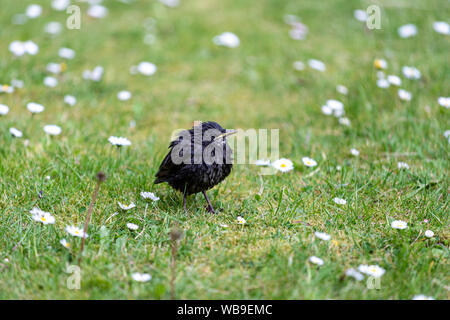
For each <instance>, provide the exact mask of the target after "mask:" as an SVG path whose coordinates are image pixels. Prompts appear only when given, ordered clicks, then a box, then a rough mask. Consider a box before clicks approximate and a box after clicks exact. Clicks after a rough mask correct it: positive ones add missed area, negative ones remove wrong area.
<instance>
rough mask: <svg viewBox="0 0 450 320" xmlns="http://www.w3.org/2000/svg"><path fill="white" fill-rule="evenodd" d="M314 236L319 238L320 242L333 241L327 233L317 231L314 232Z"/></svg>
mask: <svg viewBox="0 0 450 320" xmlns="http://www.w3.org/2000/svg"><path fill="white" fill-rule="evenodd" d="M314 235H315V236H316V237H317V238H319V239H320V240H323V241H328V240H330V239H331V236H330V235H329V234H327V233H325V232H319V231H316V232H314Z"/></svg>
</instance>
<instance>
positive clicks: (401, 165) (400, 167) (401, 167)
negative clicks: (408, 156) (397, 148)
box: [397, 162, 409, 169]
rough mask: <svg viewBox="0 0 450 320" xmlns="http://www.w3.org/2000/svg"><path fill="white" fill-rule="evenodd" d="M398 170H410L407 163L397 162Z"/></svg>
mask: <svg viewBox="0 0 450 320" xmlns="http://www.w3.org/2000/svg"><path fill="white" fill-rule="evenodd" d="M397 168H399V169H409V165H408V164H407V163H406V162H397Z"/></svg>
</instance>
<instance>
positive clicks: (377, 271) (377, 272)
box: [358, 264, 386, 278]
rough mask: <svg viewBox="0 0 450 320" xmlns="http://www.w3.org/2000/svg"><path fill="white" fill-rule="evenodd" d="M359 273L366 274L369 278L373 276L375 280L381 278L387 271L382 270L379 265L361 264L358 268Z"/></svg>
mask: <svg viewBox="0 0 450 320" xmlns="http://www.w3.org/2000/svg"><path fill="white" fill-rule="evenodd" d="M358 270H359V272H361V273H364V274H366V275H368V276H372V277H374V278H380V277H381V276H382V275H383V274H384V273H385V271H386V270H384V269H383V268H381V267H380V266H377V265H370V266H368V265H366V264H361V265H360V266H359V267H358Z"/></svg>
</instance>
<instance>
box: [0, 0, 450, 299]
mask: <svg viewBox="0 0 450 320" xmlns="http://www.w3.org/2000/svg"><path fill="white" fill-rule="evenodd" d="M35 2H36V3H39V4H41V5H42V6H43V8H44V11H43V14H42V16H41V17H39V18H38V19H34V20H30V21H28V22H27V23H26V24H25V25H22V26H18V25H13V24H11V18H12V16H13V15H14V14H16V13H20V12H24V11H25V8H26V7H27V6H28V5H29V4H30V3H33V1H10V0H1V1H0V3H1V8H2V10H1V11H0V24H1V26H2V27H1V28H0V37H1V39H2V42H1V44H0V83H10V81H11V80H12V79H14V78H18V79H21V80H23V81H24V83H25V86H24V88H23V89H17V90H16V92H14V93H13V94H4V93H3V94H1V95H0V103H3V104H6V105H8V106H9V107H10V109H11V111H10V113H9V114H8V115H7V116H5V117H1V118H0V139H1V145H0V156H1V160H0V209H1V213H0V233H1V234H2V235H3V236H2V237H1V239H0V244H1V245H0V258H1V257H3V258H8V259H9V260H10V262H9V263H2V262H0V269H2V272H1V273H0V286H1V287H2V288H5V289H2V290H1V291H0V298H20V299H23V298H34V299H44V298H81V299H85V298H94V299H106V298H143V299H147V298H149V299H159V298H163V299H165V298H169V296H170V295H169V275H170V274H169V263H170V244H169V235H168V232H169V230H170V228H171V227H172V226H173V225H174V223H178V224H179V225H180V226H181V227H182V228H183V229H184V230H185V237H184V238H183V240H182V241H181V243H180V246H181V247H180V252H179V256H178V273H177V297H179V298H190V299H197V298H203V299H211V298H214V299H219V298H226V299H247V298H255V299H261V298H266V299H267V298H274V299H301V298H306V299H317V298H320V299H327V298H331V299H342V298H352V299H365V298H375V299H398V298H400V299H410V298H412V296H414V295H415V294H419V293H424V294H427V295H431V296H433V297H435V298H441V299H445V298H448V286H449V282H448V280H449V279H448V275H447V272H446V270H448V253H449V252H448V237H449V230H448V163H449V162H448V161H449V154H448V145H449V143H448V141H447V139H445V137H444V136H443V132H444V131H445V130H447V129H450V122H449V117H448V110H446V109H445V108H443V107H441V106H439V105H438V104H437V98H438V97H439V96H448V88H449V87H448V80H449V78H448V75H449V71H450V70H449V65H448V52H449V38H448V36H443V35H440V34H438V33H436V32H434V31H433V29H432V23H433V22H434V21H448V16H449V12H450V11H449V3H448V1H438V0H435V1H426V2H424V1H373V2H372V1H370V2H369V1H320V2H318V1H312V0H311V1H287V0H261V1H258V2H255V1H237V0H235V1H234V0H226V1H212V0H189V1H181V4H180V6H179V7H176V8H168V7H166V6H164V5H163V4H161V3H160V2H158V1H134V2H132V3H131V4H129V5H127V4H124V3H121V2H119V1H103V5H105V6H106V7H107V8H108V10H109V14H108V16H107V17H106V18H104V19H93V18H90V17H88V16H87V15H86V9H87V8H88V5H87V4H86V3H80V2H76V3H75V4H78V5H80V7H81V9H82V17H81V29H80V30H68V29H65V28H64V29H63V32H62V33H61V34H60V35H57V36H50V35H48V34H45V33H44V32H43V30H44V26H45V25H46V23H48V22H49V21H58V22H60V23H63V24H64V23H65V20H66V18H67V17H68V15H67V14H66V13H65V12H56V11H54V10H51V8H50V1H41V2H38V1H35ZM370 4H378V5H379V6H380V7H381V27H382V28H381V29H380V30H372V31H370V30H367V29H366V28H365V26H364V23H361V22H359V21H357V20H356V19H354V18H353V11H354V10H355V9H363V10H364V9H365V8H366V7H367V6H369V5H370ZM286 14H294V15H297V16H298V17H300V18H301V21H302V23H304V24H306V25H307V26H308V28H309V33H308V35H307V39H306V40H303V41H295V40H292V39H291V38H290V37H289V34H288V32H289V28H290V27H289V26H288V25H287V24H285V23H284V21H283V16H284V15H286ZM148 18H153V19H154V27H153V28H151V29H149V23H150V22H149V20H146V19H148ZM406 23H414V24H416V25H417V27H418V29H419V32H418V35H417V36H416V37H414V38H411V39H401V38H399V36H398V34H397V28H398V27H399V26H401V25H404V24H406ZM146 26H147V27H146ZM224 31H231V32H234V33H236V34H237V35H238V36H239V38H240V41H241V45H240V46H239V47H238V48H235V49H229V48H223V47H217V46H215V45H214V44H213V43H212V38H213V37H214V36H215V35H217V34H220V33H222V32H224ZM148 33H152V34H154V36H155V38H156V40H155V42H154V43H153V44H152V45H146V44H145V43H144V42H143V39H144V37H145V35H146V34H148ZM28 39H31V40H33V41H35V42H36V43H37V44H38V45H39V47H40V51H39V53H38V54H37V55H36V56H25V57H21V58H14V57H13V55H12V54H11V53H10V52H9V51H8V45H9V43H10V42H12V41H14V40H28ZM63 46H65V47H69V48H72V49H74V50H75V51H76V57H75V59H73V60H69V61H67V71H65V72H64V73H63V74H62V75H61V76H60V77H59V78H60V83H59V85H58V86H57V87H56V88H52V89H50V88H47V87H45V86H43V84H42V81H43V78H44V77H45V76H46V75H47V72H46V70H45V68H46V65H47V63H49V62H62V59H61V58H59V57H58V55H57V53H58V49H59V48H60V47H63ZM311 58H313V59H319V60H321V61H323V62H324V63H325V64H326V66H327V70H326V72H324V73H321V72H318V71H316V70H312V69H310V68H308V67H306V69H305V70H304V71H302V72H298V71H295V70H294V69H293V67H292V63H293V62H294V61H296V60H301V61H303V62H305V63H306V61H307V60H308V59H311ZM375 58H384V59H386V60H387V61H388V64H389V69H388V70H387V74H397V75H401V67H402V66H404V65H412V66H415V67H417V68H418V69H419V70H420V71H421V72H422V79H421V80H420V81H413V80H407V79H403V84H402V88H404V89H406V90H408V91H411V92H412V94H413V99H412V101H411V102H405V101H401V100H400V99H399V98H398V97H397V91H396V88H392V87H391V88H389V89H387V90H384V89H380V88H378V87H377V86H376V72H375V70H374V68H373V60H374V59H375ZM140 61H151V62H153V63H155V64H156V66H157V67H158V71H157V72H156V74H155V75H153V76H151V77H144V76H141V75H131V74H130V73H129V69H130V66H132V65H136V64H138V63H139V62H140ZM97 65H101V66H103V67H104V68H105V74H104V77H103V80H102V81H101V82H99V83H93V82H90V81H86V80H84V79H82V77H81V74H82V72H83V70H85V69H92V68H94V67H95V66H97ZM337 84H342V85H345V86H346V87H348V88H349V94H348V95H347V96H343V95H340V94H339V93H337V92H336V85H337ZM120 90H129V91H131V92H132V94H133V97H132V99H131V100H129V101H125V102H123V101H119V100H118V99H117V97H116V94H117V92H118V91H120ZM66 94H72V95H74V96H76V97H77V99H78V103H77V104H76V105H75V106H74V107H68V106H67V105H65V104H64V103H63V97H64V95H66ZM332 98H334V99H338V100H340V101H342V102H343V103H344V105H345V111H346V115H347V117H348V118H349V119H350V120H351V126H350V127H344V126H341V125H339V124H338V121H337V119H335V118H333V117H327V116H324V115H323V114H322V113H321V110H320V106H322V105H323V104H324V103H325V101H326V100H327V99H332ZM30 101H35V102H38V103H41V104H43V105H44V106H45V107H46V110H45V111H44V112H43V113H42V114H39V115H36V116H34V117H31V116H30V114H29V113H28V111H27V110H26V107H25V106H26V103H28V102H30ZM195 120H203V121H207V120H213V121H218V122H219V123H220V124H221V125H222V126H224V127H227V128H243V129H248V128H267V129H272V128H279V129H280V154H281V156H283V157H286V158H289V159H292V160H293V161H294V163H295V171H294V172H289V173H286V174H277V175H274V176H264V177H260V176H259V175H258V173H259V170H258V168H255V167H254V166H250V165H239V166H235V168H234V171H233V173H232V174H231V176H230V177H229V178H228V179H227V180H226V181H225V182H224V183H222V184H221V185H220V186H218V187H216V188H215V189H213V190H212V191H210V192H209V193H210V194H211V196H212V197H211V198H212V200H213V204H214V205H215V206H216V207H218V208H220V209H221V211H220V213H219V214H218V215H217V216H211V215H209V214H207V213H206V212H205V211H204V208H203V206H204V204H203V199H202V198H201V197H200V196H197V197H195V198H192V199H190V201H189V202H188V204H189V214H188V215H186V214H185V213H184V212H182V210H181V209H182V206H181V197H180V195H179V194H176V193H175V192H174V191H172V190H170V188H168V187H167V186H160V185H158V186H153V185H152V183H153V176H154V174H155V172H156V170H157V168H158V166H159V164H160V161H161V159H162V157H163V156H164V155H165V153H166V151H167V146H168V143H169V139H170V135H171V133H172V132H173V130H175V129H177V128H187V127H190V126H191V125H192V122H193V121H195ZM130 121H135V122H136V126H135V127H130V125H129V124H130ZM50 123H52V124H58V125H60V126H61V127H62V129H63V133H62V134H61V135H60V136H58V137H54V138H51V139H50V138H48V137H46V136H45V134H44V132H43V130H42V127H43V126H44V125H45V124H50ZM11 126H14V127H16V128H18V129H20V130H22V131H23V132H24V135H25V137H24V139H28V140H29V145H28V146H27V147H25V146H24V145H23V139H22V140H17V139H13V138H12V137H10V135H9V132H8V128H9V127H11ZM110 135H117V136H120V135H122V136H126V137H127V138H129V139H130V140H131V141H132V142H133V145H132V146H130V147H128V148H125V149H123V150H122V151H121V152H120V155H119V153H118V152H117V151H116V150H114V149H113V148H112V146H110V145H109V144H108V142H107V138H108V137H109V136H110ZM352 147H354V148H357V149H358V150H359V151H360V152H361V155H360V157H358V158H355V157H353V156H351V155H350V152H349V150H350V148H352ZM303 156H309V157H312V158H314V159H315V160H316V161H318V162H319V166H318V168H319V170H318V171H317V172H316V173H315V174H313V175H309V174H310V173H311V172H312V171H313V170H314V169H312V170H311V169H307V168H306V167H304V166H303V165H302V163H301V158H302V157H303ZM397 161H404V162H407V163H408V164H409V165H410V167H411V169H410V170H409V171H399V170H398V169H397ZM338 165H339V166H342V170H341V171H338V170H336V166H338ZM99 170H103V171H105V172H106V173H107V174H108V176H109V177H108V180H107V182H106V183H105V185H103V186H102V190H101V193H100V195H99V199H98V201H97V204H96V207H95V211H94V215H93V219H92V223H91V226H90V229H89V234H90V235H91V236H90V237H89V238H88V241H87V247H86V250H85V252H86V257H85V258H84V260H83V261H84V262H83V266H82V271H83V277H82V289H81V290H69V289H67V288H66V285H65V283H66V279H67V277H68V274H67V273H65V272H64V270H65V269H66V266H67V265H68V264H71V263H72V258H73V257H72V256H71V255H70V253H68V252H67V250H66V249H65V248H63V247H62V246H61V245H60V244H59V239H61V238H63V237H66V238H67V239H68V240H69V238H68V237H69V236H68V235H67V234H65V232H64V230H63V229H64V227H65V225H66V224H77V225H81V224H82V222H83V221H84V218H85V214H86V208H87V206H88V205H89V201H90V197H91V192H92V191H93V188H94V186H95V182H94V180H93V177H94V175H95V174H96V173H97V171H99ZM48 175H49V176H50V177H51V180H49V181H47V180H46V178H45V177H46V176H48ZM261 181H263V185H264V191H263V193H262V194H261V195H259V191H260V188H261ZM40 191H42V192H43V194H44V197H43V198H42V199H39V198H38V193H39V192H40ZM141 191H153V192H156V194H157V195H158V196H160V197H161V200H160V201H159V202H157V203H156V204H149V206H148V209H147V210H145V206H146V203H145V202H144V201H143V200H142V199H140V197H139V192H141ZM336 196H338V197H342V198H345V199H347V201H348V204H347V206H345V207H338V206H337V205H336V204H334V202H332V199H333V198H334V197H336ZM117 201H121V202H131V201H134V202H136V203H137V205H138V207H137V209H135V210H133V211H130V212H127V213H120V215H118V216H116V217H114V218H112V219H110V220H108V221H107V219H108V218H109V217H110V216H111V215H112V214H113V213H114V212H115V211H118V207H117ZM35 205H37V206H39V207H40V208H41V209H43V210H46V211H51V212H52V213H54V215H55V217H56V219H57V223H56V224H55V225H54V226H41V225H37V223H35V222H32V221H31V219H29V213H28V211H29V210H30V209H31V208H32V207H33V206H35ZM239 215H240V216H243V217H244V218H245V219H247V222H248V223H247V225H245V226H238V225H236V222H235V219H236V217H237V216H239ZM393 219H401V220H405V221H407V222H408V223H409V224H410V228H409V229H408V230H406V231H402V232H397V231H396V230H393V229H391V227H390V221H391V220H393ZM424 219H428V220H429V223H428V224H424V223H423V220H424ZM296 220H300V221H301V222H302V223H299V224H297V223H293V221H296ZM127 222H134V223H137V224H139V225H140V230H139V231H138V232H137V233H132V232H130V231H129V230H128V229H127V228H126V225H125V224H126V223H127ZM221 223H226V224H228V225H229V226H230V227H229V228H228V229H223V228H221V227H220V226H219V224H221ZM101 226H104V228H103V229H101ZM426 229H431V230H433V231H434V232H435V233H436V236H435V238H434V239H432V240H425V239H424V237H423V232H424V230H426ZM142 230H144V231H143V233H142V234H140V232H141V231H142ZM317 230H319V231H325V232H327V233H329V234H330V235H332V239H333V240H334V241H331V242H320V241H319V240H314V236H313V234H314V231H317ZM19 241H21V244H20V245H19V246H18V248H17V250H15V251H14V252H12V248H13V247H14V246H15V245H16V244H17V243H18V242H19ZM70 242H71V243H73V245H75V246H76V245H77V241H76V240H74V239H70ZM74 252H77V251H76V247H75V248H74ZM311 255H316V256H319V257H322V258H323V259H324V260H325V264H324V266H322V267H321V268H320V269H317V268H316V267H315V266H312V265H310V264H308V263H307V262H306V261H307V259H308V257H309V256H311ZM2 260H3V259H2ZM361 263H367V264H379V265H380V266H382V267H383V268H385V269H386V274H385V275H384V276H383V278H382V279H381V289H380V290H370V289H368V288H367V286H366V284H365V281H363V282H356V281H354V280H353V279H347V278H345V279H344V278H343V274H344V271H345V270H346V269H347V268H350V267H357V266H358V265H359V264H361ZM136 271H139V272H144V271H145V272H149V273H151V274H152V276H153V279H152V280H151V281H150V282H148V283H145V284H140V283H136V282H133V280H131V278H130V274H131V273H132V272H136Z"/></svg>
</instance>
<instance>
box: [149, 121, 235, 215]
mask: <svg viewBox="0 0 450 320" xmlns="http://www.w3.org/2000/svg"><path fill="white" fill-rule="evenodd" d="M235 132H236V131H227V130H225V129H223V128H222V127H221V126H220V125H219V124H218V123H217V122H214V121H208V122H202V123H200V124H196V125H194V126H193V127H192V129H190V130H183V131H181V133H180V135H179V136H178V138H177V139H176V140H174V141H172V142H171V143H170V145H169V150H170V151H169V153H168V154H167V155H166V157H165V158H164V160H163V161H162V163H161V165H160V167H159V170H158V173H157V174H156V180H155V184H158V183H162V182H167V183H168V184H169V185H170V186H171V187H172V188H174V189H175V190H178V191H180V192H182V193H183V207H184V210H186V197H187V196H188V195H191V194H195V193H198V192H202V193H203V195H204V196H205V199H206V202H207V203H208V206H207V210H208V211H209V212H211V213H215V211H214V208H213V206H212V205H211V202H210V201H209V198H208V196H207V195H206V190H209V189H211V188H212V187H214V186H215V185H217V184H219V183H220V182H222V181H223V180H224V179H225V178H226V177H227V176H228V175H229V174H230V172H231V168H232V166H233V164H232V157H231V154H232V151H231V148H230V146H229V145H228V143H227V141H226V137H227V136H228V135H230V134H233V133H235Z"/></svg>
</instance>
